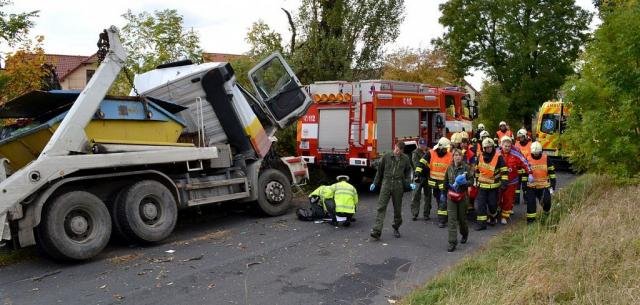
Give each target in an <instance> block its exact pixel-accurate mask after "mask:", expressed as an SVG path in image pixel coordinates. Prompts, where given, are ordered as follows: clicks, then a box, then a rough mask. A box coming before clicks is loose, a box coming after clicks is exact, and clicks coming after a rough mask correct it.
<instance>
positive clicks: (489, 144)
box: [482, 138, 495, 148]
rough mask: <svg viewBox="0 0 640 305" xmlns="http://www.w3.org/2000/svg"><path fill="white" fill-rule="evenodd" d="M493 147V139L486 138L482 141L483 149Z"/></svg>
mask: <svg viewBox="0 0 640 305" xmlns="http://www.w3.org/2000/svg"><path fill="white" fill-rule="evenodd" d="M494 146H495V144H494V142H493V139H491V138H486V139H484V140H482V148H485V147H494Z"/></svg>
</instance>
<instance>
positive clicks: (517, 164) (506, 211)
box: [499, 136, 529, 225]
mask: <svg viewBox="0 0 640 305" xmlns="http://www.w3.org/2000/svg"><path fill="white" fill-rule="evenodd" d="M511 141H512V140H511V138H510V137H509V136H504V137H502V139H501V140H500V153H501V155H502V158H503V159H504V162H505V163H506V165H507V171H508V174H507V179H508V182H507V185H506V186H505V187H503V188H502V189H501V192H500V200H499V202H500V211H501V216H502V217H501V219H500V222H501V223H502V224H503V225H506V224H507V222H508V221H509V217H510V216H511V214H512V212H513V201H514V196H515V194H516V188H517V187H518V185H519V184H520V172H521V170H523V171H526V173H527V174H528V173H529V163H527V159H526V157H525V156H524V155H522V154H520V152H519V151H517V150H512V149H511Z"/></svg>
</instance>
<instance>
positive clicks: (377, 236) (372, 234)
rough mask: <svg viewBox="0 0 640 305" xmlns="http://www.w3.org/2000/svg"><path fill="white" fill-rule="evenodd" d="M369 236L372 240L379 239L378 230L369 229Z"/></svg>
mask: <svg viewBox="0 0 640 305" xmlns="http://www.w3.org/2000/svg"><path fill="white" fill-rule="evenodd" d="M369 236H371V238H373V240H380V232H375V231H371V234H369Z"/></svg>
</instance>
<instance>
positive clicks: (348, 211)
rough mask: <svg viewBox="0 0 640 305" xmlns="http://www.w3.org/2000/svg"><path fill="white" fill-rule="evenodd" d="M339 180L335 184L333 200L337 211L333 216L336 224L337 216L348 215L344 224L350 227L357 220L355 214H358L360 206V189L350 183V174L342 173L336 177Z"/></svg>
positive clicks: (333, 186)
mask: <svg viewBox="0 0 640 305" xmlns="http://www.w3.org/2000/svg"><path fill="white" fill-rule="evenodd" d="M336 179H337V180H338V182H336V183H335V184H333V185H332V186H331V188H333V201H334V202H335V213H334V217H333V221H334V224H337V221H336V217H335V216H340V217H346V218H347V220H345V221H344V223H343V225H344V226H345V227H348V226H349V225H350V224H351V222H352V221H354V220H355V218H353V215H355V214H356V208H357V206H358V191H356V188H355V187H353V185H351V184H349V182H348V181H349V176H346V175H340V176H338V177H337V178H336Z"/></svg>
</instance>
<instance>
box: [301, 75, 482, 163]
mask: <svg viewBox="0 0 640 305" xmlns="http://www.w3.org/2000/svg"><path fill="white" fill-rule="evenodd" d="M308 90H309V93H310V95H311V96H312V97H313V99H314V103H313V104H312V105H311V107H310V108H309V110H308V112H307V114H306V115H304V116H303V117H302V118H301V119H300V120H299V121H298V131H297V153H298V155H299V156H302V157H303V159H304V160H305V161H306V162H307V163H309V164H315V165H317V166H320V167H325V168H342V169H344V168H345V167H348V166H349V167H359V168H360V169H361V170H362V171H365V169H367V168H371V165H372V161H373V160H375V159H377V158H378V157H379V156H381V155H382V154H383V153H385V152H387V151H391V150H392V149H393V143H395V141H397V140H404V141H405V143H407V144H409V145H407V148H406V149H405V151H406V152H410V151H411V150H412V149H414V148H415V147H416V143H417V140H418V139H419V138H420V137H422V138H423V139H425V140H426V141H427V143H428V144H429V146H433V145H435V143H437V141H438V139H439V138H440V137H441V136H442V135H444V134H446V135H447V136H451V134H452V133H453V132H458V131H462V130H464V131H467V132H469V134H470V135H471V132H472V127H471V120H472V119H474V118H475V117H476V116H477V108H476V105H475V101H472V100H471V99H470V98H469V95H467V94H466V92H465V91H464V89H462V88H458V87H447V88H437V87H433V86H429V85H426V84H420V83H410V82H399V81H387V80H363V81H357V82H344V81H326V82H316V83H314V84H311V85H309V87H308Z"/></svg>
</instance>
